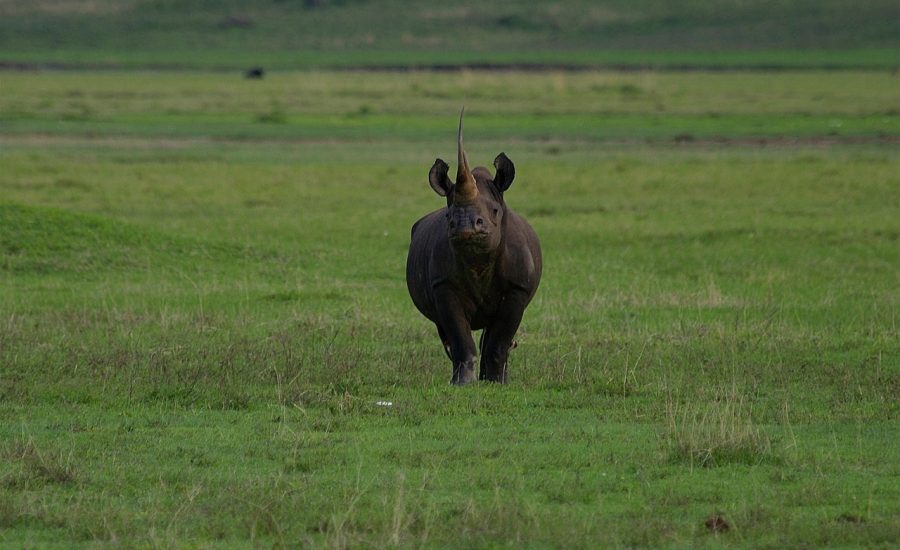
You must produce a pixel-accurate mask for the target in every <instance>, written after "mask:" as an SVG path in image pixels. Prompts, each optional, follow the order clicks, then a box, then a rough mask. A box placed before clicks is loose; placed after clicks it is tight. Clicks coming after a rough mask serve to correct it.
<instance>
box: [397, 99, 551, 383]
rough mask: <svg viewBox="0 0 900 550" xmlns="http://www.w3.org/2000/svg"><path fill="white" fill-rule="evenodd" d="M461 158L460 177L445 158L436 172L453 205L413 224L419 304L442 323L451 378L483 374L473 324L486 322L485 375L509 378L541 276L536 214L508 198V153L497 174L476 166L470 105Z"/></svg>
mask: <svg viewBox="0 0 900 550" xmlns="http://www.w3.org/2000/svg"><path fill="white" fill-rule="evenodd" d="M457 158H458V165H457V172H456V182H455V183H454V182H452V181H450V178H449V177H448V176H447V171H448V170H449V168H450V167H449V166H448V165H447V163H446V162H444V161H443V160H441V159H437V160H435V161H434V166H432V167H431V171H430V172H429V174H428V182H429V183H430V184H431V187H432V188H433V189H434V190H435V192H436V193H437V194H438V195H440V196H442V197H446V198H447V207H446V208H442V209H440V210H436V211H434V212H432V213H431V214H428V215H427V216H425V217H423V218H422V219H420V220H419V221H417V222H416V223H415V224H414V225H413V227H412V242H411V243H410V246H409V256H408V258H407V262H406V285H407V287H408V288H409V294H410V296H411V297H412V300H413V303H414V304H415V305H416V308H418V310H419V311H420V312H422V314H423V315H425V317H427V318H428V319H430V320H431V321H432V322H434V324H435V325H437V330H438V335H439V336H440V338H441V342H442V343H443V344H444V350H445V351H446V353H447V355H448V356H449V357H450V360H451V361H452V362H453V376H452V378H451V379H450V382H451V383H453V384H467V383H469V382H472V381H474V380H475V359H476V349H475V342H474V340H473V339H472V332H471V331H472V330H479V329H484V332H483V333H482V334H481V344H480V345H481V364H480V372H479V378H480V379H481V380H489V381H493V382H506V378H507V376H506V365H507V359H508V357H509V350H510V349H511V348H512V347H514V346H515V344H514V342H513V337H514V336H515V334H516V330H518V328H519V323H520V322H521V321H522V314H523V313H524V312H525V307H526V306H527V305H528V303H529V302H530V301H531V299H532V298H533V297H534V293H535V292H536V291H537V287H538V283H539V282H540V280H541V268H542V262H541V247H540V243H539V242H538V237H537V235H536V234H535V232H534V230H533V229H532V228H531V226H530V225H528V222H526V221H525V219H524V218H522V217H521V216H519V215H518V214H516V213H515V212H513V211H512V210H510V209H509V208H508V207H507V206H506V202H505V201H504V200H503V194H504V192H506V190H507V189H509V186H510V185H512V182H513V178H514V177H515V174H516V172H515V167H514V166H513V163H512V161H511V160H509V158H508V157H507V156H506V154H504V153H500V154H499V155H498V156H497V158H496V159H494V167H495V168H496V169H497V172H496V174H495V175H494V176H493V177H491V174H490V172H488V170H487V169H486V168H483V167H478V168H475V169H474V170H469V161H468V159H467V158H466V152H465V150H464V149H463V114H462V113H460V116H459V132H458V134H457Z"/></svg>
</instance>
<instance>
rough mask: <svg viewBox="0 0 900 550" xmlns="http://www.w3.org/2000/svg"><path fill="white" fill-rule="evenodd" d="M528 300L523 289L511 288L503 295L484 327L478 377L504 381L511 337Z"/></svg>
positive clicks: (520, 319)
mask: <svg viewBox="0 0 900 550" xmlns="http://www.w3.org/2000/svg"><path fill="white" fill-rule="evenodd" d="M529 300H530V297H529V295H528V294H527V293H526V292H525V291H523V290H518V289H516V290H512V291H510V292H509V293H508V294H506V295H505V296H504V297H503V301H502V302H501V303H500V308H499V309H498V311H497V316H496V317H495V318H494V322H493V323H491V325H490V326H488V327H487V328H486V329H485V332H484V340H483V343H482V346H481V373H480V374H479V378H481V379H482V380H488V381H490V382H500V383H501V384H505V383H506V363H507V361H508V360H509V350H510V348H511V347H512V345H513V338H514V337H515V335H516V331H517V330H519V323H521V322H522V315H523V314H524V313H525V306H527V305H528V302H529Z"/></svg>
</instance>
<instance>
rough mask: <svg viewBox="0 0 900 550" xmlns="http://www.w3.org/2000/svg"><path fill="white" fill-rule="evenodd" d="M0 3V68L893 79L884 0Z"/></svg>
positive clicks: (892, 31)
mask: <svg viewBox="0 0 900 550" xmlns="http://www.w3.org/2000/svg"><path fill="white" fill-rule="evenodd" d="M318 3H319V6H318V7H313V8H311V7H310V6H309V4H310V2H306V1H300V0H294V1H291V0H262V1H257V2H252V3H248V2H240V1H237V0H216V1H210V0H64V1H61V0H31V1H29V2H22V1H20V0H0V63H19V64H25V65H30V64H36V65H45V64H57V65H63V66H74V67H82V68H83V67H92V66H93V67H144V68H146V67H158V68H159V67H168V68H175V67H181V68H186V67H192V68H197V67H206V68H232V69H234V68H246V67H248V66H254V65H264V66H265V67H267V68H270V69H271V68H281V69H296V68H311V67H318V68H326V67H338V66H339V67H360V66H380V67H385V66H393V67H409V66H423V67H431V66H435V65H442V66H459V65H485V64H487V65H531V66H541V65H565V66H629V67H641V66H653V67H682V66H690V67H711V68H716V67H719V68H721V67H782V68H784V67H788V68H791V67H793V68H798V67H819V68H822V67H841V68H887V69H891V68H896V67H897V66H898V65H900V56H898V53H897V48H898V47H900V34H898V32H897V15H898V14H897V7H896V2H894V1H893V0H867V1H866V2H857V3H851V2H846V1H845V0H782V1H778V2H771V1H769V2H766V1H754V2H743V1H735V0H706V1H703V2H696V1H675V2H673V1H665V0H639V1H634V0H628V1H626V0H604V1H601V2H598V1H594V0H555V1H553V2H540V1H534V0H532V1H521V0H517V1H512V0H502V1H493V2H480V1H475V0H460V1H457V2H454V3H453V5H452V6H447V3H446V2H442V1H438V0H419V1H417V2H415V3H410V2H408V1H402V0H320V2H318Z"/></svg>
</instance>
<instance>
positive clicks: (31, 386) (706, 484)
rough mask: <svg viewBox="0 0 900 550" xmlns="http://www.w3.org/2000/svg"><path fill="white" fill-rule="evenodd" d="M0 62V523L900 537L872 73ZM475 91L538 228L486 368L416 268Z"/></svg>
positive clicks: (191, 533)
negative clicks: (459, 377)
mask: <svg viewBox="0 0 900 550" xmlns="http://www.w3.org/2000/svg"><path fill="white" fill-rule="evenodd" d="M0 80H2V94H0V167H2V169H0V254H2V256H0V544H3V545H7V546H9V547H72V546H85V547H118V546H125V547H132V546H134V547H204V548H212V547H216V548H218V547H227V546H235V547H244V546H249V545H253V546H263V547H268V546H275V547H303V546H309V547H330V548H347V547H459V548H479V547H485V548H488V547H489V548H497V547H510V548H520V547H550V546H553V547H567V548H569V547H574V548H578V547H583V548H597V547H634V546H642V547H645V546H652V547H658V546H664V547H665V546H669V547H718V546H721V545H728V546H738V547H743V546H752V547H779V548H781V547H819V546H841V547H884V548H887V547H892V546H894V545H896V544H897V542H898V540H900V520H898V518H900V486H898V484H897V478H898V475H900V445H898V444H897V441H898V439H900V423H898V419H900V411H898V400H897V396H898V395H900V338H898V328H897V308H898V299H900V294H898V288H900V285H898V282H900V280H898V273H900V271H898V267H900V247H898V235H900V222H898V217H897V212H898V211H900V176H898V174H900V155H898V149H897V142H898V137H900V125H898V121H900V117H898V112H897V103H896V100H897V95H896V77H895V76H892V75H890V74H889V73H887V72H816V71H803V72H795V73H792V72H779V73H766V72H750V73H696V72H682V73H666V72H662V73H660V72H642V73H615V72H579V73H562V72H541V73H521V72H509V71H506V72H481V71H457V72H448V73H434V72H412V73H384V72H381V73H379V72H364V73H358V72H282V73H277V72H276V73H273V74H272V75H270V76H269V77H267V78H266V79H264V80H262V81H246V80H243V79H242V78H240V76H239V75H236V74H229V73H186V72H185V73H179V72H176V73H173V72H99V73H92V72H62V73H54V72H39V73H10V72H8V73H2V74H0ZM463 103H465V105H466V109H467V111H466V112H467V115H466V116H467V118H466V128H467V133H466V138H467V141H466V143H467V149H468V151H469V157H470V158H471V159H472V161H473V163H475V164H485V165H489V164H490V161H491V159H493V158H494V156H495V155H496V154H497V153H499V152H500V151H501V150H502V151H505V152H506V153H507V154H508V155H509V156H510V158H512V159H513V161H514V162H516V165H517V174H518V177H517V179H516V182H515V183H514V185H513V186H512V188H511V189H510V190H509V192H508V193H507V202H508V204H509V205H510V206H511V207H512V208H513V209H515V210H517V211H518V212H520V213H521V214H523V215H525V216H526V217H527V218H528V219H529V220H530V221H531V223H532V225H533V226H534V227H535V228H536V230H537V232H538V233H539V235H540V237H541V239H542V244H543V249H544V256H545V274H544V279H543V282H542V285H541V288H540V289H539V291H538V294H537V296H536V298H535V301H534V302H533V304H532V305H531V306H530V308H529V309H528V310H527V312H526V315H525V319H524V322H523V325H522V327H521V329H520V331H519V334H518V341H519V346H518V348H517V349H516V350H515V351H514V352H513V353H512V358H511V364H510V381H511V382H510V384H508V385H506V386H498V385H492V384H476V385H474V386H471V387H465V388H455V387H450V386H449V384H448V381H449V378H450V374H451V368H450V364H449V361H447V359H446V358H445V356H444V354H443V351H442V349H441V345H440V343H439V341H438V338H437V335H436V331H435V330H434V327H433V326H431V325H430V324H429V322H428V321H426V320H425V319H424V318H422V317H421V316H420V315H419V314H418V312H417V311H416V310H415V308H414V307H413V305H412V303H411V301H410V300H409V298H408V296H407V292H406V288H405V281H404V264H405V255H406V249H407V246H408V241H409V229H410V226H411V225H412V223H413V222H414V221H415V220H416V219H417V218H418V217H419V216H421V215H423V214H425V213H426V212H428V211H430V210H433V209H436V208H440V207H441V206H442V204H443V203H442V199H441V198H440V197H438V196H437V195H435V194H434V193H433V192H432V190H431V189H430V188H429V186H428V184H427V177H426V176H427V172H428V169H429V167H430V166H431V164H432V162H433V160H434V158H435V157H436V156H441V157H443V158H445V159H448V160H451V159H452V158H453V157H454V155H455V148H454V147H455V131H456V117H457V114H458V109H459V107H460V106H461V104H463ZM387 403H389V405H388V404H387Z"/></svg>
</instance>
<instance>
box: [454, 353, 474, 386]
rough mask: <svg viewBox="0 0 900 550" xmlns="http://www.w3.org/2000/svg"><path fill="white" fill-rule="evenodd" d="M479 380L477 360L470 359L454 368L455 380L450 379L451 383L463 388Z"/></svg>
mask: <svg viewBox="0 0 900 550" xmlns="http://www.w3.org/2000/svg"><path fill="white" fill-rule="evenodd" d="M477 379H478V377H477V376H476V375H475V359H469V360H468V361H463V362H461V363H457V364H456V366H455V367H454V368H453V378H451V379H450V383H451V384H454V385H457V386H463V385H465V384H469V383H471V382H474V381H475V380H477Z"/></svg>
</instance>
